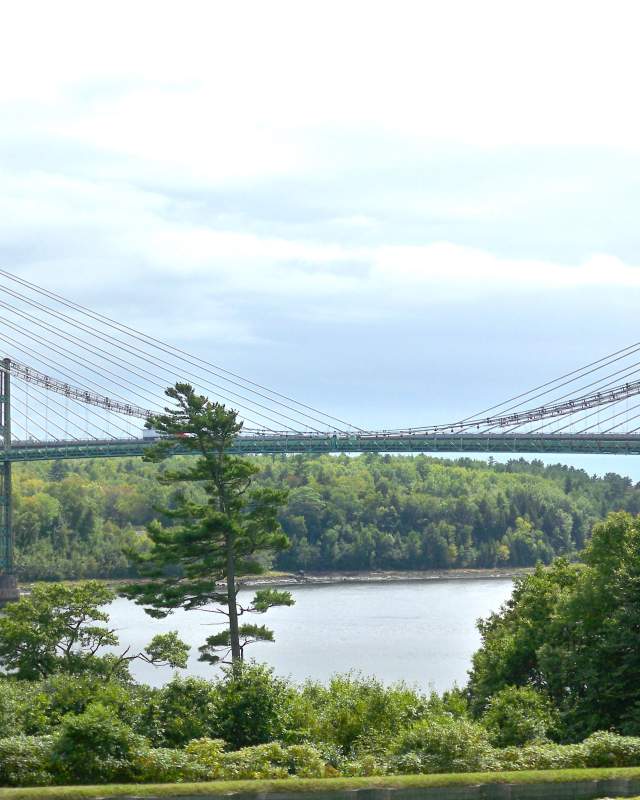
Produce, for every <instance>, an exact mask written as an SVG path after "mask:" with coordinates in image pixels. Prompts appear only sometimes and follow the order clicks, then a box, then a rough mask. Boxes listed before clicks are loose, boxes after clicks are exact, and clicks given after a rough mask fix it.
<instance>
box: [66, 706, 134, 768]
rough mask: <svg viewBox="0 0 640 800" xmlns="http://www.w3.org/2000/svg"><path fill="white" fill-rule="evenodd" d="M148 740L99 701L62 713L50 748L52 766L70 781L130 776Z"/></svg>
mask: <svg viewBox="0 0 640 800" xmlns="http://www.w3.org/2000/svg"><path fill="white" fill-rule="evenodd" d="M145 749H147V741H146V740H145V739H144V738H143V737H142V736H139V735H138V734H136V733H134V731H133V730H132V728H131V727H130V726H129V725H127V724H126V723H124V722H121V721H120V720H119V719H118V718H117V716H116V715H115V713H114V712H113V711H112V710H111V709H108V708H105V707H104V706H103V705H101V704H100V703H94V704H93V705H90V706H88V707H87V710H86V711H85V712H84V714H80V715H78V716H75V715H69V716H67V717H65V719H64V720H63V722H62V724H61V726H60V735H59V737H58V739H57V740H56V742H55V744H54V748H53V767H54V769H55V771H56V772H57V773H58V774H59V775H60V777H61V778H63V779H64V780H68V781H70V782H73V783H108V782H112V781H119V780H124V781H126V780H132V779H133V778H134V777H135V762H136V759H137V758H138V756H139V755H140V753H141V752H142V751H144V750H145Z"/></svg>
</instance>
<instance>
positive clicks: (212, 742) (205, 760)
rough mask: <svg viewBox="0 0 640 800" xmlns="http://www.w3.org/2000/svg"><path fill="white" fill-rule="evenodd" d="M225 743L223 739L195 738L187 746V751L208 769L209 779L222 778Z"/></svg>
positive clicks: (202, 766)
mask: <svg viewBox="0 0 640 800" xmlns="http://www.w3.org/2000/svg"><path fill="white" fill-rule="evenodd" d="M224 751H225V743H224V741H223V740H222V739H207V738H202V739H193V740H192V741H190V742H189V743H188V744H187V746H186V747H185V752H186V753H188V754H189V756H190V757H191V758H193V759H194V761H195V762H197V763H198V764H199V765H200V767H201V768H202V769H204V770H206V773H207V776H208V777H207V779H208V780H217V779H218V778H222V776H223V773H224V770H223V762H224Z"/></svg>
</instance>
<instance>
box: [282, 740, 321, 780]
mask: <svg viewBox="0 0 640 800" xmlns="http://www.w3.org/2000/svg"><path fill="white" fill-rule="evenodd" d="M286 760H287V765H288V768H289V772H290V773H291V774H292V775H296V776H297V777H298V778H322V777H323V775H324V774H325V764H324V759H323V758H322V756H321V755H320V753H319V752H318V750H317V749H316V748H315V747H314V746H313V745H311V744H292V745H289V747H287V753H286Z"/></svg>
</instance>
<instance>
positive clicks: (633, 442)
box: [0, 434, 640, 462]
mask: <svg viewBox="0 0 640 800" xmlns="http://www.w3.org/2000/svg"><path fill="white" fill-rule="evenodd" d="M148 446H149V443H148V442H145V441H144V440H142V439H121V440H110V441H104V442H49V443H41V444H36V443H34V442H17V443H14V444H13V446H12V447H11V448H9V449H6V450H5V449H2V448H0V461H12V462H22V461H48V460H52V459H78V458H122V457H126V456H141V455H143V454H144V452H145V449H146V448H147V447H148ZM183 452H185V453H187V452H188V451H187V450H186V448H185V449H184V451H183ZM231 452H234V453H236V454H245V455H250V454H256V455H260V454H264V455H273V454H276V455H277V454H295V453H309V454H321V453H445V452H449V453H450V452H453V453H576V454H580V453H584V454H601V455H604V454H612V455H640V435H638V434H620V435H618V436H613V435H599V436H598V435H593V436H591V435H573V436H571V435H568V436H564V435H558V434H555V435H554V434H546V435H541V434H536V435H528V434H519V435H513V434H512V435H499V434H498V435H486V434H476V435H473V434H471V435H458V436H456V435H446V434H437V435H430V436H420V435H411V436H393V435H381V436H354V437H343V436H309V437H295V436H282V437H269V436H256V437H252V436H243V437H239V438H238V439H237V440H236V444H235V446H234V447H233V449H232V451H231Z"/></svg>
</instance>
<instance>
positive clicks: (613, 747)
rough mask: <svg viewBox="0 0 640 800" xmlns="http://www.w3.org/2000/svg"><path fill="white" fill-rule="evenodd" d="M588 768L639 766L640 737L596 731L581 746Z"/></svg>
mask: <svg viewBox="0 0 640 800" xmlns="http://www.w3.org/2000/svg"><path fill="white" fill-rule="evenodd" d="M582 746H583V747H584V748H585V750H586V753H587V766H589V767H635V766H637V765H638V764H640V737H638V736H616V734H615V733H612V732H611V731H596V732H595V733H592V734H591V736H589V738H588V739H586V740H585V741H584V743H583V745H582Z"/></svg>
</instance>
